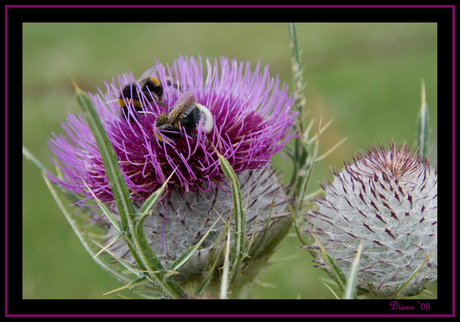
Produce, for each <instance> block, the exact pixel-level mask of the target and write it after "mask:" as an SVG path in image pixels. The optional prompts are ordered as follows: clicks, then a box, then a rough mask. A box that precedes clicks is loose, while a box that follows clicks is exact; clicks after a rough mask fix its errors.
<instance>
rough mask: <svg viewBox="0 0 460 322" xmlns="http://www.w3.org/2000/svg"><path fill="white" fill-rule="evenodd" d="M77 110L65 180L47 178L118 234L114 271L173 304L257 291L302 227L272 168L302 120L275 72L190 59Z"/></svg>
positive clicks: (61, 166)
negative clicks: (293, 228) (271, 260)
mask: <svg viewBox="0 0 460 322" xmlns="http://www.w3.org/2000/svg"><path fill="white" fill-rule="evenodd" d="M77 100H78V101H79V104H80V105H81V106H82V108H83V110H84V116H82V115H79V116H75V115H69V117H68V120H67V123H64V124H62V127H63V128H64V130H65V132H66V134H67V135H66V136H64V135H54V138H53V139H50V140H49V147H50V149H51V151H52V152H53V154H54V156H55V158H56V159H57V160H55V161H53V162H55V164H56V167H57V168H58V175H57V176H56V175H53V174H51V173H48V174H47V178H48V179H49V180H50V181H51V182H53V183H55V184H56V185H57V186H58V187H61V188H64V190H65V193H66V194H67V195H69V196H70V197H71V198H72V200H74V203H75V204H76V205H79V206H80V207H81V208H82V209H84V210H88V211H87V212H88V213H91V214H92V219H93V220H94V223H95V225H97V226H104V227H108V228H107V230H106V233H105V239H104V240H103V241H102V242H101V243H100V244H99V245H100V247H101V248H102V251H101V252H106V253H109V254H110V255H111V256H112V259H113V258H114V259H115V260H116V262H118V263H119V264H121V265H122V269H121V270H120V269H116V268H115V266H113V265H111V264H108V265H107V264H103V265H105V268H106V269H108V270H109V271H111V272H112V273H113V274H114V275H116V276H117V278H118V279H120V280H121V281H123V282H125V283H126V287H134V286H140V287H143V289H144V290H145V289H146V290H147V291H145V292H143V294H144V295H145V294H150V293H152V290H155V292H156V295H155V296H160V297H165V298H181V297H187V296H192V295H197V296H199V295H200V294H202V292H203V291H204V289H205V288H206V287H207V286H208V285H209V286H210V287H212V286H213V285H218V284H220V283H219V282H218V281H219V279H221V278H226V279H227V280H228V281H229V282H228V283H227V284H228V285H230V287H232V286H233V285H236V284H238V285H243V284H245V283H246V282H248V281H251V280H252V279H253V276H254V275H255V274H257V272H258V271H259V270H260V268H262V267H263V266H264V265H265V264H266V261H267V260H268V257H269V256H270V255H271V253H272V252H273V249H274V247H275V246H276V245H277V244H278V242H279V241H280V240H281V238H282V237H284V235H285V234H286V233H287V229H288V228H289V226H290V223H291V221H290V218H289V217H288V214H287V213H286V212H285V211H286V210H285V206H286V202H287V200H286V199H285V197H283V195H284V192H283V191H282V190H283V189H285V187H284V186H282V185H279V184H278V183H277V180H275V179H274V176H275V173H274V171H273V170H272V169H271V167H270V164H269V161H270V158H271V156H272V155H273V154H275V153H277V152H279V151H280V150H281V148H282V147H283V146H284V145H285V144H286V143H287V142H289V140H290V139H291V138H292V137H293V135H294V134H295V131H293V129H292V128H293V124H294V117H295V116H296V112H293V111H292V109H291V106H292V102H293V97H292V95H288V92H287V87H286V86H285V85H284V84H283V85H281V84H280V80H279V79H278V77H276V78H273V77H271V76H270V74H269V72H268V66H267V67H265V68H264V69H263V70H261V67H260V63H259V64H257V66H256V67H255V70H254V71H252V70H251V67H250V64H249V63H246V64H244V63H239V64H238V63H237V61H236V60H232V61H229V60H228V59H227V58H221V60H220V65H219V64H218V61H217V60H216V61H215V62H214V64H212V63H211V61H209V60H206V61H205V64H203V62H202V60H201V58H199V59H198V60H195V59H194V58H193V57H189V58H187V57H180V58H179V59H177V60H175V61H174V63H173V65H172V66H169V65H163V64H161V63H159V62H157V63H156V64H154V65H153V66H152V67H150V68H148V69H147V70H146V72H145V73H143V74H142V75H141V77H139V78H138V79H137V80H136V79H135V78H134V77H133V76H132V75H131V74H124V75H122V76H118V77H117V79H116V80H115V79H112V81H111V82H110V83H106V88H105V89H103V90H99V94H97V95H91V94H89V96H88V95H86V94H85V93H83V92H81V91H77ZM95 206H96V208H95V209H100V210H101V212H98V211H96V212H94V214H93V212H91V211H90V210H91V209H94V207H95ZM230 235H231V236H232V238H229V237H228V236H230ZM227 247H228V249H229V250H230V249H231V252H230V251H226V248H227ZM94 255H95V254H94ZM100 256H101V255H99V256H97V257H95V258H96V259H98V258H99V257H100ZM101 263H102V261H101ZM222 265H224V267H226V268H227V270H225V269H224V270H223V273H221V271H218V268H220V267H222ZM124 270H128V271H129V272H131V273H132V277H128V275H126V272H124ZM190 285H194V289H193V292H194V293H191V291H190V290H191V288H190V287H191V286H190ZM222 293H225V291H222V290H221V297H222V296H223V297H225V296H226V295H225V294H224V295H222Z"/></svg>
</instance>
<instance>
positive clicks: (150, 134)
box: [48, 56, 295, 204]
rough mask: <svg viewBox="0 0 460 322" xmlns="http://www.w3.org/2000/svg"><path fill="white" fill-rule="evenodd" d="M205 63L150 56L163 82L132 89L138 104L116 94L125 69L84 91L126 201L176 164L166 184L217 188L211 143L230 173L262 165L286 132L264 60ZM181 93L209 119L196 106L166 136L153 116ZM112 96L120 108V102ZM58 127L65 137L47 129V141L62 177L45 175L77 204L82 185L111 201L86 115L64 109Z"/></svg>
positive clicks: (287, 104)
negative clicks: (95, 91)
mask: <svg viewBox="0 0 460 322" xmlns="http://www.w3.org/2000/svg"><path fill="white" fill-rule="evenodd" d="M205 68H206V71H204V70H203V69H204V68H203V64H202V61H201V58H199V59H198V61H196V60H195V59H194V58H193V57H190V58H187V57H185V58H184V57H182V56H181V57H180V58H179V59H177V60H175V61H174V64H173V65H172V66H169V65H166V66H164V65H162V64H161V63H157V68H156V71H155V75H154V77H155V78H156V79H157V80H159V81H160V83H161V84H162V85H163V86H162V90H163V93H162V94H161V95H160V96H158V97H155V99H154V96H155V95H156V94H155V93H154V92H153V91H152V92H150V91H143V90H140V89H139V88H137V89H136V92H135V94H136V95H137V96H136V98H138V101H139V103H137V104H140V107H139V106H138V105H136V103H134V102H133V100H132V99H131V100H130V99H129V98H128V97H126V95H124V94H122V93H123V89H124V88H125V87H126V86H127V85H129V84H131V83H133V82H135V78H134V77H133V76H132V75H131V74H124V75H123V76H118V77H117V81H115V80H114V79H112V82H111V83H107V84H106V88H105V89H104V90H100V93H99V95H90V96H91V98H92V101H93V105H94V107H95V109H96V111H97V113H98V114H99V116H100V118H101V120H102V122H103V125H104V127H105V131H106V133H107V136H108V138H109V140H110V141H111V143H112V146H113V148H114V150H115V152H116V155H117V157H118V160H119V165H120V169H121V171H122V173H123V175H124V177H125V181H126V184H127V185H128V187H129V190H130V193H131V197H132V199H133V200H138V201H142V200H145V199H146V198H148V197H149V196H150V195H151V194H152V192H154V191H155V190H156V189H158V188H159V187H160V186H161V185H162V184H163V183H164V182H165V180H166V178H168V177H169V175H170V174H171V173H172V171H173V170H174V169H175V168H176V167H177V170H176V172H175V174H174V176H173V177H172V179H171V180H170V181H169V183H168V184H169V185H168V188H169V189H170V190H172V189H174V188H179V190H181V191H182V192H188V191H192V192H193V191H210V189H211V188H212V187H216V186H217V187H221V186H222V183H223V182H224V177H223V174H222V172H221V170H220V168H219V162H218V157H217V153H216V152H215V150H214V147H215V149H217V151H218V152H219V153H220V154H221V155H223V156H224V157H225V158H226V159H227V160H228V161H229V162H230V164H231V166H232V167H233V169H234V171H235V173H242V172H244V171H246V170H251V169H260V168H262V167H263V166H264V165H266V164H267V162H268V161H269V160H270V157H271V156H272V155H273V154H274V153H276V152H278V151H279V150H280V149H281V148H282V147H283V145H284V144H285V143H286V142H288V141H289V139H290V138H291V137H292V135H293V134H292V133H291V129H292V125H293V121H294V116H295V113H294V112H293V111H292V110H291V105H292V100H293V98H292V96H291V97H288V95H287V87H286V86H285V85H284V84H283V85H282V88H281V89H280V80H279V79H278V77H276V78H272V77H270V74H269V72H268V66H266V67H265V68H264V70H263V71H261V67H260V63H259V64H257V66H256V67H255V71H251V70H250V64H249V62H247V63H246V65H245V64H244V63H240V64H238V63H237V62H236V60H232V61H231V62H230V61H228V59H227V58H221V60H220V66H218V63H217V60H216V61H215V63H214V65H212V64H211V62H210V61H209V60H206V65H205ZM138 83H139V82H138ZM133 88H135V86H133ZM133 93H134V90H133ZM185 93H187V94H185ZM133 95H134V94H133ZM184 95H189V96H190V99H191V100H193V102H195V103H196V104H199V105H200V106H204V107H205V108H206V109H207V110H208V111H209V112H210V114H211V115H212V118H213V120H212V121H213V122H212V123H209V117H208V120H205V118H206V116H205V115H203V113H201V115H199V116H198V119H199V120H200V121H199V122H196V124H195V122H192V123H193V124H191V125H189V128H192V131H190V130H189V128H187V125H186V124H185V121H184V120H183V121H182V122H177V123H176V126H177V127H178V130H176V131H175V132H173V133H172V135H173V136H174V140H171V139H168V133H171V132H168V129H166V130H164V131H162V130H160V129H159V127H158V126H157V125H158V123H157V119H158V118H159V117H160V118H161V117H163V118H164V115H165V114H168V113H169V112H170V111H171V109H172V108H173V107H174V106H175V104H178V100H181V99H183V96H184ZM181 97H182V98H181ZM120 102H121V103H123V102H124V103H125V104H126V107H125V108H121V107H120V105H119V104H120ZM197 113H198V112H197ZM162 115H163V116H162ZM204 121H206V122H204ZM62 127H63V128H64V130H65V131H66V133H67V137H65V136H62V135H60V136H57V135H54V139H50V140H49V147H50V149H51V150H52V152H53V153H54V154H55V155H56V157H57V159H58V161H59V162H57V163H56V165H57V167H58V168H59V169H60V170H61V171H62V175H63V177H62V178H58V177H55V176H53V175H51V174H48V177H49V178H50V179H51V180H52V181H53V182H54V183H56V184H59V185H61V186H63V187H65V188H66V189H69V190H72V191H74V192H75V193H77V194H79V195H80V196H82V197H83V199H82V200H81V204H83V203H84V202H85V201H86V200H87V199H91V198H92V195H91V193H90V192H89V191H88V189H87V188H86V185H88V187H89V188H90V189H91V190H92V192H94V194H95V195H96V196H97V197H98V198H99V199H100V200H102V201H103V202H106V203H112V202H113V201H114V200H113V196H112V192H111V188H110V186H109V183H108V180H107V177H106V175H105V170H104V166H103V163H102V159H101V156H100V154H99V151H98V149H97V146H96V143H95V139H94V137H93V135H92V133H91V131H90V129H89V127H88V125H87V123H86V121H85V120H84V118H83V117H82V116H74V115H69V117H68V121H67V123H64V124H62ZM170 136H171V135H170Z"/></svg>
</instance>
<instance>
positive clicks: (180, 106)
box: [155, 91, 214, 142]
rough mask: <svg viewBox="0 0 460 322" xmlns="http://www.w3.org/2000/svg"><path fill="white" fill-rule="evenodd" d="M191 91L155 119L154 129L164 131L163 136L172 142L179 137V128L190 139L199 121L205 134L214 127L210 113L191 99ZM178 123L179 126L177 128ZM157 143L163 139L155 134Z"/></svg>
mask: <svg viewBox="0 0 460 322" xmlns="http://www.w3.org/2000/svg"><path fill="white" fill-rule="evenodd" d="M192 95H193V91H188V92H185V93H183V94H182V95H181V96H180V97H179V98H178V99H177V101H176V103H175V104H174V106H173V107H172V109H171V111H170V112H169V113H167V114H166V113H164V114H160V115H159V116H158V117H157V119H156V122H155V124H156V127H157V129H158V130H160V131H164V132H163V135H164V136H166V137H167V138H168V139H171V140H172V141H177V140H178V139H180V137H181V130H180V129H181V128H183V129H185V131H186V133H187V134H188V135H189V136H191V137H196V135H195V133H194V130H195V129H196V127H197V123H198V122H199V121H200V119H203V121H204V124H203V125H202V129H203V130H204V131H205V133H210V132H211V131H212V128H213V126H214V119H213V116H212V114H211V112H210V111H209V110H208V108H206V107H205V106H203V105H201V104H199V103H197V100H196V97H193V96H192ZM179 123H180V126H179ZM157 139H158V141H159V142H163V137H162V136H161V135H159V134H158V133H157Z"/></svg>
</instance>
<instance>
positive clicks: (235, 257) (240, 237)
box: [217, 152, 246, 283]
mask: <svg viewBox="0 0 460 322" xmlns="http://www.w3.org/2000/svg"><path fill="white" fill-rule="evenodd" d="M217 154H218V156H219V161H220V166H221V168H222V172H223V173H224V174H225V176H226V177H227V178H228V179H229V180H230V188H231V191H232V200H233V218H234V219H235V227H234V229H233V241H234V243H233V247H232V262H231V272H230V282H231V283H234V282H235V279H236V276H237V273H238V270H239V267H240V265H241V262H242V260H243V256H244V255H245V242H244V241H245V238H244V229H245V226H246V214H245V213H244V208H243V199H242V197H241V189H240V183H239V182H238V178H237V176H236V174H235V172H234V171H233V169H232V167H231V166H230V164H229V163H228V161H227V160H226V159H225V158H224V157H223V156H222V155H220V154H219V152H217Z"/></svg>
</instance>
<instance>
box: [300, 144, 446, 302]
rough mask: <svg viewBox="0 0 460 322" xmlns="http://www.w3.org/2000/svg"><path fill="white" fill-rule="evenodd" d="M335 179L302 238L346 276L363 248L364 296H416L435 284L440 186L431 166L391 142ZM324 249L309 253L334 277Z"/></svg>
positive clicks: (361, 275) (363, 155)
mask: <svg viewBox="0 0 460 322" xmlns="http://www.w3.org/2000/svg"><path fill="white" fill-rule="evenodd" d="M333 173H334V181H333V182H329V183H328V184H326V185H322V189H323V190H324V192H325V194H326V197H325V198H323V197H322V198H318V199H314V200H313V201H314V202H315V203H316V204H317V205H318V206H319V210H311V211H309V212H308V213H307V214H306V216H305V222H306V225H305V227H304V231H305V233H306V234H307V235H311V234H312V233H313V234H315V235H316V236H317V238H318V240H319V242H320V243H321V244H322V245H323V246H324V248H325V250H326V251H327V252H328V253H329V254H330V255H331V256H332V257H333V258H334V259H335V261H336V264H337V265H338V266H339V267H340V268H341V270H342V271H343V273H344V274H345V275H346V276H348V273H349V270H350V267H351V264H352V262H353V260H354V258H355V255H356V250H357V249H358V245H359V243H360V242H363V248H362V253H361V257H360V261H359V269H358V280H357V290H358V294H360V293H361V294H362V293H367V295H368V296H372V297H375V298H391V297H394V296H395V295H398V296H399V297H405V296H412V295H416V294H419V293H420V292H422V291H423V290H424V289H425V288H426V287H427V286H429V285H431V284H432V283H434V282H435V281H437V268H438V266H437V206H438V203H437V197H438V191H437V182H438V179H437V171H435V170H434V169H433V168H432V167H431V166H430V165H429V164H428V161H426V160H423V161H422V160H420V158H419V157H418V156H417V155H414V153H413V152H412V151H409V150H408V149H407V146H406V145H405V144H404V145H402V146H401V147H400V148H397V147H396V145H395V144H394V143H392V145H391V147H390V149H385V148H383V147H373V148H371V149H370V150H369V151H368V152H367V153H365V152H360V153H359V154H358V155H357V156H356V157H354V159H353V162H352V163H350V164H345V168H344V169H343V170H342V172H336V171H333ZM318 246H319V245H318V244H317V243H315V244H313V245H311V246H307V249H308V250H309V251H310V252H311V253H312V254H314V256H315V257H316V259H315V260H314V261H315V262H317V263H318V266H319V267H321V268H323V269H325V270H326V271H327V272H329V273H330V269H329V268H328V267H327V265H326V264H325V262H324V260H323V259H322V258H321V257H320V256H317V253H316V252H315V251H314V250H315V249H319V247H318ZM419 267H421V268H420V270H419V271H418V272H417V273H416V275H415V276H412V275H413V273H414V272H416V271H417V270H418V269H419ZM408 280H409V283H408V284H407V285H406V286H405V287H404V288H403V289H400V288H401V287H402V286H403V285H404V284H405V283H406V282H407V281H408Z"/></svg>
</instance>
